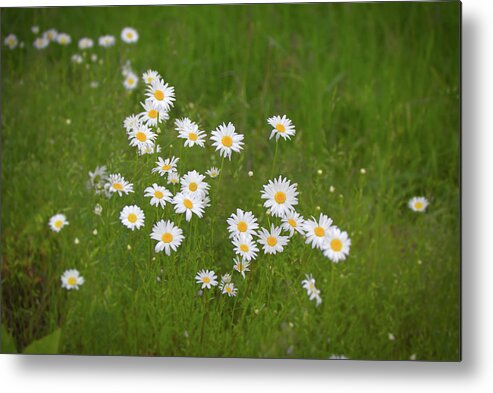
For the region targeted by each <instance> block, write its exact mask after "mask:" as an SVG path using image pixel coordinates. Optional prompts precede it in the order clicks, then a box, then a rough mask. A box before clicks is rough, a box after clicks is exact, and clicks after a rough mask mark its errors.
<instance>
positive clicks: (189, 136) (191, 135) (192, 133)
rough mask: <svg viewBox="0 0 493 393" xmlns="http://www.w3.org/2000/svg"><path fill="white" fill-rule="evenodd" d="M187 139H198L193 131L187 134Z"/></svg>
mask: <svg viewBox="0 0 493 393" xmlns="http://www.w3.org/2000/svg"><path fill="white" fill-rule="evenodd" d="M188 139H190V140H191V141H196V140H197V139H198V136H197V134H196V133H195V132H190V133H189V134H188Z"/></svg>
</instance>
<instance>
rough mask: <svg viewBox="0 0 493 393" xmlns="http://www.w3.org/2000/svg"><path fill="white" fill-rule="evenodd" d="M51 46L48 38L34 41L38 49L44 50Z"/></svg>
mask: <svg viewBox="0 0 493 393" xmlns="http://www.w3.org/2000/svg"><path fill="white" fill-rule="evenodd" d="M49 44H50V41H49V40H48V39H47V38H44V37H39V38H36V39H35V40H34V43H33V45H34V47H35V48H36V49H44V48H46V47H47V46H48V45H49Z"/></svg>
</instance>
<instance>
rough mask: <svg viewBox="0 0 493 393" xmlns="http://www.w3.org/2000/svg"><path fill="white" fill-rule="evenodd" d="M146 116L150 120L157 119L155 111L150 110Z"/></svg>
mask: <svg viewBox="0 0 493 393" xmlns="http://www.w3.org/2000/svg"><path fill="white" fill-rule="evenodd" d="M147 115H148V116H149V117H150V118H151V119H155V118H156V117H157V110H155V109H151V110H150V111H149V112H147Z"/></svg>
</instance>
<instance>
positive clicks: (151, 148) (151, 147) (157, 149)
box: [137, 142, 161, 156]
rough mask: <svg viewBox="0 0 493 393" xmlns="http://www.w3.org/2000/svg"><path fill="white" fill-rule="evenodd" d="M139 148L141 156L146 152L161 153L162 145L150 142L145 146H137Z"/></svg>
mask: <svg viewBox="0 0 493 393" xmlns="http://www.w3.org/2000/svg"><path fill="white" fill-rule="evenodd" d="M137 148H138V153H139V156H142V155H144V154H154V153H161V146H160V145H157V144H155V143H154V142H149V143H148V144H147V145H145V146H137Z"/></svg>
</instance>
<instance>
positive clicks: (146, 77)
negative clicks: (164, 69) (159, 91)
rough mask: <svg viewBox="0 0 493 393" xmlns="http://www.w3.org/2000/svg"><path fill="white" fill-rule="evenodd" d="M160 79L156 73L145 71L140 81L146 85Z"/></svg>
mask: <svg viewBox="0 0 493 393" xmlns="http://www.w3.org/2000/svg"><path fill="white" fill-rule="evenodd" d="M160 78H161V75H159V74H158V73H157V71H153V70H147V71H146V72H144V73H143V74H142V80H143V81H144V83H146V84H148V85H149V84H151V83H152V82H154V81H155V80H157V79H160Z"/></svg>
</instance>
